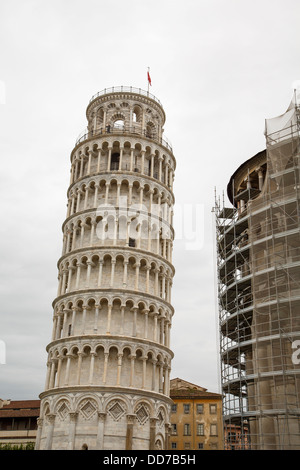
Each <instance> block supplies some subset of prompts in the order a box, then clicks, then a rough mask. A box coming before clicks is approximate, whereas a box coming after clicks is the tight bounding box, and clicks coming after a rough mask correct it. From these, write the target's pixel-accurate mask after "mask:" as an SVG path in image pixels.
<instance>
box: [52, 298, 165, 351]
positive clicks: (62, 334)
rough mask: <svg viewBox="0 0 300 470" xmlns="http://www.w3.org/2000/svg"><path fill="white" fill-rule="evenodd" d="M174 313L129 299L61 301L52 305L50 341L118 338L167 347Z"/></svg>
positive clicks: (152, 304)
mask: <svg viewBox="0 0 300 470" xmlns="http://www.w3.org/2000/svg"><path fill="white" fill-rule="evenodd" d="M172 315H173V311H172V310H171V309H170V308H167V307H166V306H164V305H159V304H158V305H157V304H155V303H151V302H149V303H146V302H144V301H141V300H139V299H134V298H128V297H125V296H124V297H119V296H115V297H112V298H111V297H109V296H107V297H105V296H100V297H92V296H90V297H87V298H82V297H80V296H78V297H77V298H75V299H64V300H61V301H58V302H55V304H54V312H53V329H52V341H55V340H58V339H61V338H67V337H70V336H83V335H108V334H109V335H119V336H127V337H132V338H140V339H144V340H148V341H149V340H150V341H153V342H156V343H159V344H161V345H163V346H166V347H167V348H169V347H170V330H171V322H172Z"/></svg>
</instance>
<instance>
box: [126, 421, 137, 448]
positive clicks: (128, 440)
mask: <svg viewBox="0 0 300 470" xmlns="http://www.w3.org/2000/svg"><path fill="white" fill-rule="evenodd" d="M134 419H135V415H129V414H128V415H127V431H126V450H132V438H133V423H134Z"/></svg>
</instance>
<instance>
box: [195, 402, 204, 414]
mask: <svg viewBox="0 0 300 470" xmlns="http://www.w3.org/2000/svg"><path fill="white" fill-rule="evenodd" d="M196 411H197V413H198V415H200V414H202V413H203V403H197V404H196Z"/></svg>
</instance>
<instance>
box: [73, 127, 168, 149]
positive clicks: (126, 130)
mask: <svg viewBox="0 0 300 470" xmlns="http://www.w3.org/2000/svg"><path fill="white" fill-rule="evenodd" d="M109 134H125V135H126V134H136V135H141V136H143V137H146V138H148V139H152V140H154V141H155V142H158V143H159V144H161V145H163V146H164V147H166V148H167V149H168V150H170V151H171V152H173V150H172V145H171V143H170V141H169V140H168V139H166V138H164V139H163V138H159V137H157V136H155V135H153V134H151V133H149V132H148V131H146V129H144V130H142V129H141V128H140V127H139V126H125V125H118V124H115V125H114V126H110V125H108V126H106V127H105V128H102V127H101V128H100V129H96V130H95V131H88V130H87V129H85V130H84V131H83V132H81V134H79V136H78V137H77V139H76V143H75V147H76V146H77V145H78V144H80V143H81V142H84V141H85V140H87V139H90V138H92V137H98V136H100V135H109Z"/></svg>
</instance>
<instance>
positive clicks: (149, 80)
mask: <svg viewBox="0 0 300 470" xmlns="http://www.w3.org/2000/svg"><path fill="white" fill-rule="evenodd" d="M149 70H150V69H149V68H148V72H147V77H148V83H149V84H150V85H152V83H151V77H150V73H149Z"/></svg>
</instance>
